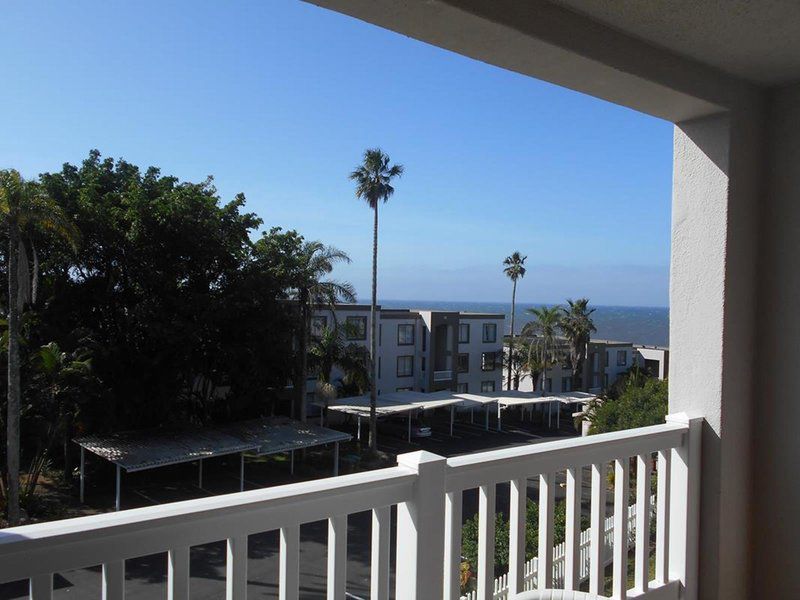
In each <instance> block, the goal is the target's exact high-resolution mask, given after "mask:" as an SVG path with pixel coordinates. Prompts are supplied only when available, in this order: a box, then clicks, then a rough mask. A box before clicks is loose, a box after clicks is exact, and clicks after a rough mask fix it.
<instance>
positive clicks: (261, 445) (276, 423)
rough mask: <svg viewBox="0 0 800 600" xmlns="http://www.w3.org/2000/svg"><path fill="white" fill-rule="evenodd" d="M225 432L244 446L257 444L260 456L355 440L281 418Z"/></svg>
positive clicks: (237, 425) (240, 425) (238, 425)
mask: <svg viewBox="0 0 800 600" xmlns="http://www.w3.org/2000/svg"><path fill="white" fill-rule="evenodd" d="M222 431H224V432H225V433H227V434H229V435H231V436H232V437H235V438H237V439H240V440H242V441H243V442H247V443H251V444H257V445H258V447H257V448H255V449H254V452H255V453H256V454H258V455H259V456H260V455H264V454H277V453H278V452H289V451H291V450H300V449H302V448H311V447H312V446H322V445H324V444H332V443H333V442H347V441H350V440H351V439H352V437H353V436H351V435H350V434H348V433H344V432H342V431H337V430H335V429H328V428H327V427H320V426H318V425H312V424H311V423H301V422H300V421H295V420H293V419H287V418H281V417H279V418H272V419H253V420H252V421H241V422H239V423H232V424H231V425H228V426H226V427H223V428H222Z"/></svg>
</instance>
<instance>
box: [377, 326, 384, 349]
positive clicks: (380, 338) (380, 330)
mask: <svg viewBox="0 0 800 600" xmlns="http://www.w3.org/2000/svg"><path fill="white" fill-rule="evenodd" d="M378 346H383V323H378Z"/></svg>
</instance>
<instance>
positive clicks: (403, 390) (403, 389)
mask: <svg viewBox="0 0 800 600" xmlns="http://www.w3.org/2000/svg"><path fill="white" fill-rule="evenodd" d="M395 391H396V392H413V391H414V388H413V387H399V388H397V389H396V390H395Z"/></svg>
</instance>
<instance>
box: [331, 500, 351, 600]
mask: <svg viewBox="0 0 800 600" xmlns="http://www.w3.org/2000/svg"><path fill="white" fill-rule="evenodd" d="M346 589H347V515H337V516H335V517H331V518H329V519H328V596H327V597H328V600H345V591H346Z"/></svg>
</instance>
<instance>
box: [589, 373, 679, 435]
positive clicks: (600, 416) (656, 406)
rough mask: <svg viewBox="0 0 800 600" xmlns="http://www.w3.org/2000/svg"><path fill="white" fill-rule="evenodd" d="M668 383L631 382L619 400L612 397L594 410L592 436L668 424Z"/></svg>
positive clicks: (645, 380)
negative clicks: (666, 418)
mask: <svg viewBox="0 0 800 600" xmlns="http://www.w3.org/2000/svg"><path fill="white" fill-rule="evenodd" d="M667 389H668V384H667V381H666V380H662V379H653V378H646V379H644V378H642V379H639V378H636V379H629V380H628V385H627V386H625V388H624V389H623V390H622V391H621V392H620V393H619V395H618V396H617V397H616V398H615V397H613V396H610V397H608V398H605V399H604V400H603V401H602V403H598V404H597V405H595V406H594V407H592V409H591V412H590V419H591V422H592V425H591V428H590V430H589V431H590V432H591V433H605V432H608V431H620V430H622V429H632V428H634V427H646V426H648V425H657V424H659V423H663V422H664V417H666V415H667V408H668V400H667V399H668V395H667Z"/></svg>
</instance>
